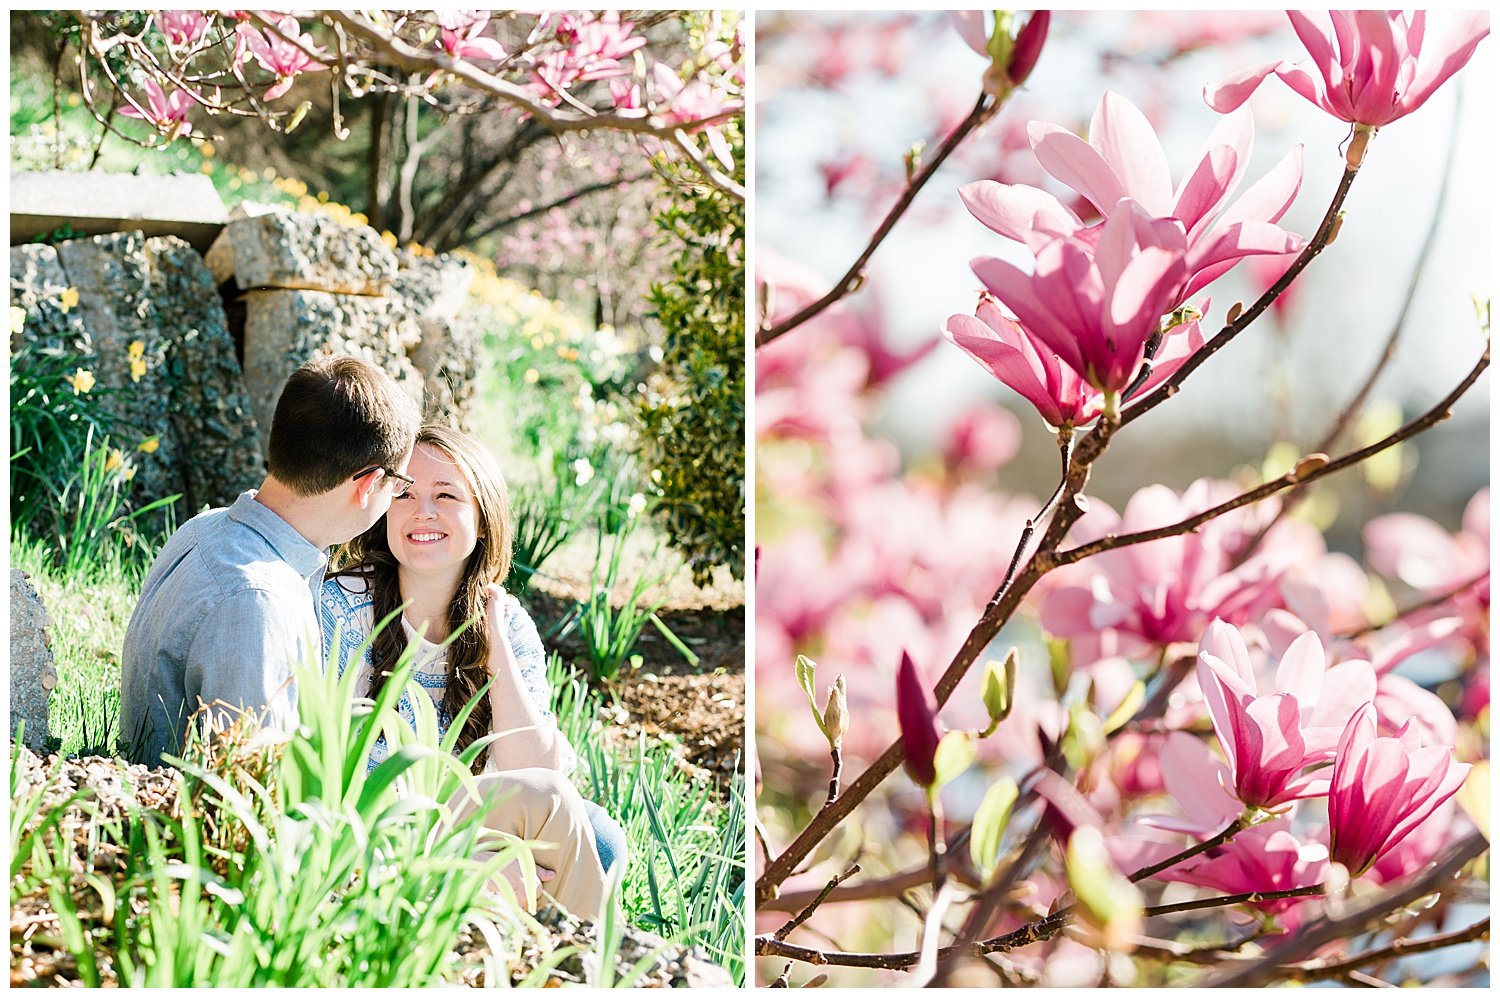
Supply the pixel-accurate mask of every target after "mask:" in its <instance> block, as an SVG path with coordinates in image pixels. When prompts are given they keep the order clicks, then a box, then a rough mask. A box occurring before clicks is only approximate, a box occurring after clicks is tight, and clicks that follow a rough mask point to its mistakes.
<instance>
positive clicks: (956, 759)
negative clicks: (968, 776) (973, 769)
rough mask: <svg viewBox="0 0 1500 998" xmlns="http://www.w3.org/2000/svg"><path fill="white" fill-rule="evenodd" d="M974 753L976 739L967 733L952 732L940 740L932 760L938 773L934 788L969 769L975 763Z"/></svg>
mask: <svg viewBox="0 0 1500 998" xmlns="http://www.w3.org/2000/svg"><path fill="white" fill-rule="evenodd" d="M974 751H975V750H974V737H973V736H972V735H970V734H969V733H968V732H967V731H950V732H948V733H947V734H946V735H944V736H943V737H942V738H940V739H939V740H938V747H937V753H936V754H935V755H934V756H933V759H932V767H933V769H934V770H935V771H936V773H937V779H936V780H935V781H934V782H933V784H932V788H933V789H934V790H936V789H937V788H938V787H941V786H942V785H943V784H945V783H948V782H950V781H951V780H952V779H953V778H954V777H956V776H958V775H959V774H960V773H962V772H963V771H964V770H966V769H968V768H969V764H970V763H972V762H973V761H974Z"/></svg>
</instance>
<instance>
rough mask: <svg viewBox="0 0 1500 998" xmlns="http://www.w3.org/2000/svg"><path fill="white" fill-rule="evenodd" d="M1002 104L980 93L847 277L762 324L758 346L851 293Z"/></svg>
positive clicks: (871, 238) (907, 189)
mask: <svg viewBox="0 0 1500 998" xmlns="http://www.w3.org/2000/svg"><path fill="white" fill-rule="evenodd" d="M1001 103H1002V102H997V101H994V100H992V99H991V97H990V96H989V95H988V94H980V95H979V99H978V100H977V101H975V102H974V107H973V109H972V110H971V111H970V112H969V114H968V117H966V118H964V120H963V121H961V122H959V124H958V127H957V128H955V129H953V131H952V132H951V133H950V134H949V135H948V137H947V138H946V139H944V140H943V144H942V145H941V146H939V147H938V150H937V154H936V155H935V156H933V158H932V161H931V162H930V163H927V164H926V165H925V166H923V167H922V169H921V171H920V172H918V173H917V175H916V176H914V177H912V178H911V180H910V181H909V182H908V183H907V185H906V190H904V191H902V192H901V197H900V199H898V200H897V201H896V204H895V205H894V206H893V207H892V208H891V210H890V211H889V212H887V213H886V216H885V220H884V221H882V222H881V223H880V227H879V228H878V229H876V230H875V234H874V235H873V236H871V237H870V242H869V244H868V245H867V246H865V249H864V252H862V253H860V255H859V258H858V259H857V260H855V261H854V263H853V265H852V266H850V268H849V269H848V270H847V271H846V272H845V273H844V276H843V277H841V278H839V281H838V283H837V284H835V285H834V286H833V289H832V290H831V291H829V292H828V293H827V294H826V295H824V296H823V297H822V298H819V299H818V300H817V301H815V302H813V303H812V304H810V305H808V306H806V307H804V308H802V309H801V310H799V311H798V312H797V313H796V314H794V315H792V316H791V317H790V318H787V319H783V320H782V321H780V322H778V323H776V324H775V325H764V324H763V325H762V326H761V327H760V329H759V330H757V331H756V333H755V346H756V349H759V348H760V347H763V346H765V345H766V344H767V343H770V342H771V341H772V340H774V339H776V338H777V337H778V336H781V335H783V334H785V333H789V332H791V331H792V330H793V329H796V328H797V327H798V326H800V325H802V324H803V323H804V322H806V321H807V320H808V319H811V318H812V317H813V316H815V315H817V314H818V313H820V312H822V311H823V310H824V309H826V308H828V307H829V306H830V305H832V304H833V303H834V302H836V301H838V300H839V299H840V298H843V297H844V296H845V295H848V294H852V293H853V292H854V291H855V290H856V289H857V288H858V287H859V285H860V283H861V281H862V280H863V279H864V270H865V264H867V263H869V262H870V257H872V256H874V255H875V250H876V249H878V248H879V247H880V244H881V243H882V242H884V241H885V237H886V236H888V235H890V233H891V230H892V229H893V228H895V227H896V223H897V222H899V221H900V220H901V216H903V215H905V214H906V210H907V209H908V208H910V207H911V204H912V202H913V201H915V200H916V198H917V194H919V193H920V192H921V190H922V188H923V187H924V186H926V184H927V181H929V180H931V179H932V176H933V174H935V173H937V171H938V168H939V167H940V166H942V165H943V161H944V160H946V159H947V158H948V156H949V154H951V153H952V152H953V150H954V149H957V148H958V145H959V143H961V142H962V141H963V140H964V139H965V138H967V137H968V136H969V134H970V133H971V132H973V131H974V130H975V129H976V128H978V127H979V126H980V125H982V124H984V123H985V122H986V121H988V120H989V119H990V118H991V117H993V116H994V114H995V112H996V111H998V110H999V109H1000V105H1001ZM769 320H770V316H765V317H764V319H763V320H762V321H763V323H764V322H768V321H769Z"/></svg>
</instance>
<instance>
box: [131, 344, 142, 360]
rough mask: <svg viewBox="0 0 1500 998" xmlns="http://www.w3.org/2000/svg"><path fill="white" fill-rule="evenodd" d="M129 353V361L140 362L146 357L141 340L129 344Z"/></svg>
mask: <svg viewBox="0 0 1500 998" xmlns="http://www.w3.org/2000/svg"><path fill="white" fill-rule="evenodd" d="M129 353H130V359H131V360H140V359H141V358H142V357H144V356H145V355H146V344H145V343H144V342H143V341H141V340H136V341H134V342H133V343H131V344H130V350H129Z"/></svg>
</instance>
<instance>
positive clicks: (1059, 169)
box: [1026, 121, 1129, 215]
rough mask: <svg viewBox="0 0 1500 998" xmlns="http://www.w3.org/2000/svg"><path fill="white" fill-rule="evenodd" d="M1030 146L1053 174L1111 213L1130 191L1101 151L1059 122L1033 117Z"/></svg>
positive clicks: (1028, 126) (1029, 132) (1027, 127)
mask: <svg viewBox="0 0 1500 998" xmlns="http://www.w3.org/2000/svg"><path fill="white" fill-rule="evenodd" d="M1026 132H1027V135H1029V136H1030V137H1031V149H1032V151H1033V152H1034V153H1036V158H1037V161H1038V162H1039V163H1041V164H1042V168H1043V169H1045V170H1046V171H1047V172H1048V173H1050V174H1052V176H1054V177H1056V178H1057V179H1058V180H1060V181H1062V182H1063V183H1064V184H1066V185H1067V186H1069V187H1071V188H1073V190H1075V191H1077V192H1078V193H1080V194H1082V195H1083V196H1084V197H1086V198H1088V199H1089V201H1091V202H1093V205H1094V207H1095V208H1097V209H1099V212H1100V214H1102V215H1108V214H1109V213H1110V211H1111V210H1113V208H1114V206H1115V205H1116V204H1118V203H1119V201H1120V199H1121V198H1123V197H1126V196H1128V194H1129V191H1127V190H1126V188H1125V185H1124V184H1123V183H1122V182H1121V180H1120V178H1119V177H1118V176H1116V175H1115V172H1114V170H1113V169H1111V168H1110V165H1109V164H1108V163H1107V162H1105V160H1104V157H1102V156H1100V155H1099V151H1098V150H1097V149H1095V148H1094V147H1093V146H1091V145H1089V144H1088V143H1087V142H1085V141H1084V140H1083V139H1081V138H1079V137H1078V136H1076V135H1074V134H1073V133H1072V132H1070V131H1068V130H1067V129H1066V128H1063V127H1061V126H1060V125H1052V124H1048V123H1047V122H1045V121H1033V122H1031V123H1030V124H1029V125H1027V126H1026Z"/></svg>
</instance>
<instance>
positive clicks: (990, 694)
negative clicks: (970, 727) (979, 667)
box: [979, 648, 1021, 735]
mask: <svg viewBox="0 0 1500 998" xmlns="http://www.w3.org/2000/svg"><path fill="white" fill-rule="evenodd" d="M1020 657H1021V652H1020V650H1019V649H1017V648H1012V649H1011V650H1010V652H1009V654H1007V655H1006V656H1005V663H1004V664H1003V665H1002V664H1001V663H999V662H996V661H994V660H991V661H989V662H986V663H985V664H984V675H983V676H982V677H981V678H980V680H979V698H980V699H981V700H983V701H984V708H985V710H987V711H989V713H990V727H989V730H988V731H986V732H985V734H986V735H988V734H990V732H993V731H994V730H995V728H996V727H997V726H998V725H999V724H1000V722H1001V721H1003V720H1005V719H1006V718H1007V717H1009V716H1010V709H1011V707H1012V706H1014V704H1015V690H1016V664H1017V663H1018V662H1019V661H1020Z"/></svg>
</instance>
